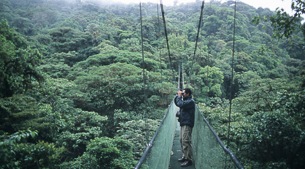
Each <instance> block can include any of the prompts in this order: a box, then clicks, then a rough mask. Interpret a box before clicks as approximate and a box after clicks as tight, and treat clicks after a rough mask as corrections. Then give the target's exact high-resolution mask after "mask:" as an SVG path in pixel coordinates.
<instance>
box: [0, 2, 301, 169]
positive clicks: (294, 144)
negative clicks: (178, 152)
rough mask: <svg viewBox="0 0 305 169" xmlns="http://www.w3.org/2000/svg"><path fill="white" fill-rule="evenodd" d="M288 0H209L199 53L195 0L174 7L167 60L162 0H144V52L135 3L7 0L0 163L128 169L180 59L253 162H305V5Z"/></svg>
mask: <svg viewBox="0 0 305 169" xmlns="http://www.w3.org/2000/svg"><path fill="white" fill-rule="evenodd" d="M293 2H294V3H293V4H292V8H293V9H294V10H295V12H296V15H294V16H292V17H290V16H288V15H286V14H285V13H284V11H282V10H277V12H276V13H274V12H272V11H270V10H268V9H263V8H258V9H256V8H253V7H251V6H248V5H247V4H244V3H242V2H238V3H237V11H236V18H234V16H233V14H234V10H233V8H232V6H231V5H230V2H228V3H221V2H219V1H212V2H210V3H209V5H206V6H205V9H204V13H203V25H202V29H201V31H200V32H199V33H200V36H199V42H198V44H197V45H198V46H197V53H196V54H195V56H193V51H194V47H195V40H196V35H197V32H196V31H197V26H198V25H197V24H198V18H199V6H200V3H198V2H196V3H189V4H187V5H181V6H174V7H171V6H168V7H166V9H168V11H169V12H168V13H167V14H166V20H167V29H168V37H169V47H170V49H171V57H172V63H169V61H168V53H167V52H168V51H167V46H166V41H165V38H164V30H163V29H162V27H163V25H162V23H161V22H160V21H162V20H161V17H159V16H156V12H157V11H156V8H155V7H156V6H155V4H152V3H147V4H143V5H144V6H143V40H144V41H143V49H144V51H143V54H144V60H143V58H142V53H141V52H142V51H141V47H142V46H141V39H142V38H141V36H140V35H141V33H140V31H141V30H140V24H139V20H138V19H139V14H138V5H106V4H102V5H100V6H97V5H96V4H94V3H92V4H89V3H86V2H83V1H79V0H77V1H73V2H70V1H69V2H67V1H52V2H51V1H40V0H27V1H19V0H10V1H8V0H2V1H1V2H0V19H4V20H7V21H6V22H1V24H0V55H1V60H0V129H1V130H0V138H1V140H0V148H1V149H0V151H1V153H0V156H1V158H0V161H1V164H0V165H1V167H0V168H132V167H133V166H134V165H135V162H134V159H139V157H140V156H141V153H142V152H143V149H144V148H145V146H146V144H147V142H148V140H150V138H151V137H152V135H153V133H154V131H155V130H156V128H157V126H158V125H159V119H161V118H162V116H163V112H164V109H165V108H166V107H167V105H168V104H169V102H170V101H171V100H172V97H173V93H175V92H176V85H175V84H176V82H173V77H175V76H176V75H175V74H176V71H175V70H177V69H178V65H179V63H180V62H182V63H183V67H184V69H185V71H184V75H185V86H187V87H190V88H192V89H193V90H194V98H195V99H196V102H197V103H198V104H199V106H200V108H201V110H203V112H204V114H205V116H206V117H207V118H208V120H209V121H210V123H211V124H212V125H213V127H214V129H215V130H216V131H217V133H218V134H219V136H220V137H221V138H222V139H223V141H225V142H227V143H228V146H229V148H231V147H232V148H231V150H234V151H235V154H236V155H238V158H239V159H240V160H241V162H242V163H243V164H245V167H246V168H304V161H305V160H304V157H305V154H304V152H302V151H299V150H303V149H304V145H305V144H304V140H305V139H304V135H305V134H304V132H303V131H304V127H305V126H304V118H305V117H304V114H305V113H304V105H305V103H304V100H305V98H304V86H305V81H304V79H305V78H304V63H303V62H302V60H304V50H303V46H304V40H303V38H302V32H304V24H302V23H301V22H300V21H301V20H300V18H299V17H300V15H299V14H301V13H302V12H303V10H302V9H303V8H304V7H303V6H302V4H303V2H301V1H299V0H296V1H293ZM274 14H275V16H273V15H274ZM254 16H258V17H257V18H256V20H255V21H256V23H257V24H256V25H254V24H253V23H251V20H253V17H254ZM259 17H260V18H259ZM234 19H235V21H236V36H235V40H236V41H235V56H234V57H235V58H234V60H232V46H233V31H232V30H233V24H234ZM260 19H261V20H264V21H265V22H259V21H260ZM268 20H271V21H272V22H271V23H270V22H267V21H268ZM9 25H10V26H9ZM273 26H276V27H277V26H279V27H277V28H274V27H273ZM291 26H292V27H291ZM12 28H14V29H12ZM272 35H277V36H280V37H281V36H289V37H291V38H289V39H273V37H272ZM143 61H144V62H143ZM170 64H173V65H170ZM172 66H173V68H174V72H172V70H171V68H172ZM232 66H233V74H234V81H233V86H231V80H232V77H231V76H232V74H231V70H232ZM41 72H43V73H45V74H43V75H42V73H41ZM42 79H45V81H44V83H40V82H42ZM38 82H39V83H38ZM173 83H174V84H173ZM231 93H232V94H233V100H232V103H233V105H232V113H231V121H229V120H228V114H229V107H230V106H229V101H228V100H227V98H229V96H230V94H231ZM203 102H204V103H205V104H206V105H204V104H202V103H203ZM229 122H230V126H231V128H230V133H228V132H229V131H228V123H229ZM32 131H35V132H32ZM228 134H229V135H228ZM228 136H229V138H228ZM2 152H3V153H2Z"/></svg>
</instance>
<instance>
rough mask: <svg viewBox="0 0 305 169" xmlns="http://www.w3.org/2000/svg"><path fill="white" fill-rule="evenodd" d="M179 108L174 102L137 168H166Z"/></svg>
mask: <svg viewBox="0 0 305 169" xmlns="http://www.w3.org/2000/svg"><path fill="white" fill-rule="evenodd" d="M177 110H178V108H177V107H176V106H175V104H174V103H173V102H172V103H171V104H170V106H169V108H168V110H167V112H166V114H165V116H164V118H163V120H162V122H161V124H160V126H159V128H158V130H157V131H156V133H155V135H154V137H153V138H152V140H151V141H150V143H149V145H148V147H147V148H146V150H145V152H144V153H143V156H142V158H141V159H140V161H139V163H138V165H137V166H136V167H135V168H141V169H146V168H149V169H161V168H162V169H166V168H168V166H169V163H170V156H171V150H172V145H173V140H174V135H175V129H176V123H177V119H176V112H177Z"/></svg>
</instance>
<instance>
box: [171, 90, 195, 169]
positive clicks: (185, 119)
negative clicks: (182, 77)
mask: <svg viewBox="0 0 305 169" xmlns="http://www.w3.org/2000/svg"><path fill="white" fill-rule="evenodd" d="M174 102H175V105H176V106H177V107H179V108H180V114H179V117H178V121H179V122H180V127H181V129H180V143H181V148H182V153H183V156H182V157H181V158H180V159H178V161H179V162H182V164H181V167H187V166H190V165H192V143H191V140H192V129H193V127H194V120H195V101H194V100H193V99H192V90H191V89H189V88H185V89H184V90H183V91H180V90H179V91H178V92H177V96H176V97H175V99H174Z"/></svg>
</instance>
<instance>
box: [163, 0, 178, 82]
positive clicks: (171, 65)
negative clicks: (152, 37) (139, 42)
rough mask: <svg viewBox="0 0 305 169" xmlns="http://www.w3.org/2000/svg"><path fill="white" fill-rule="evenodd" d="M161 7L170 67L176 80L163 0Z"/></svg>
mask: <svg viewBox="0 0 305 169" xmlns="http://www.w3.org/2000/svg"><path fill="white" fill-rule="evenodd" d="M160 7H161V13H162V18H163V25H164V33H165V38H166V45H167V51H168V58H169V64H170V67H171V69H172V73H173V80H174V79H175V73H174V67H173V63H172V58H171V53H170V50H169V43H168V35H167V28H166V21H165V16H164V8H163V2H162V0H160Z"/></svg>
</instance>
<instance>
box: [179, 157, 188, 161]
mask: <svg viewBox="0 0 305 169" xmlns="http://www.w3.org/2000/svg"><path fill="white" fill-rule="evenodd" d="M178 161H179V162H185V161H186V159H185V158H184V157H181V158H179V159H178Z"/></svg>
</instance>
